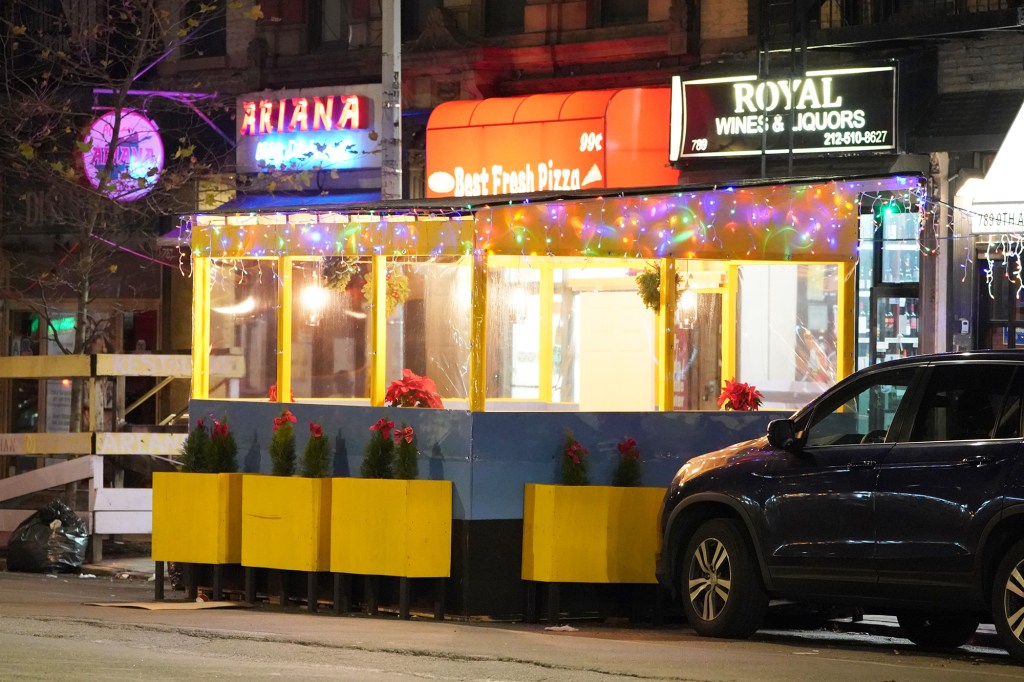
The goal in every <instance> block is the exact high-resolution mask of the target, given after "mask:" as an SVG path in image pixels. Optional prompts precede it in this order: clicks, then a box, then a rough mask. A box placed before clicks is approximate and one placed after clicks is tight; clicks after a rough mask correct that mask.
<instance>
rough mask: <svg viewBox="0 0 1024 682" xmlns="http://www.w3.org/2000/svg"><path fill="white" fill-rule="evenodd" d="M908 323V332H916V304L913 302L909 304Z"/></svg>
mask: <svg viewBox="0 0 1024 682" xmlns="http://www.w3.org/2000/svg"><path fill="white" fill-rule="evenodd" d="M907 316H908V318H909V320H908V321H909V323H910V333H912V334H915V335H916V334H917V322H918V320H917V305H916V304H915V303H911V304H910V312H909V313H908V315H907Z"/></svg>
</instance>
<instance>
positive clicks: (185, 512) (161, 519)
mask: <svg viewBox="0 0 1024 682" xmlns="http://www.w3.org/2000/svg"><path fill="white" fill-rule="evenodd" d="M241 526H242V474H190V473H180V472H157V473H154V474H153V540H152V543H153V544H152V552H153V560H154V561H179V562H182V563H196V564H237V563H240V562H241V560H242V551H241V546H242V543H241Z"/></svg>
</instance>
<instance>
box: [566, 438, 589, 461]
mask: <svg viewBox="0 0 1024 682" xmlns="http://www.w3.org/2000/svg"><path fill="white" fill-rule="evenodd" d="M589 452H590V451H589V450H587V449H586V448H585V447H583V446H582V445H580V444H579V442H578V441H573V442H572V443H571V444H570V445H569V447H567V448H566V449H565V456H566V457H568V458H569V459H571V460H572V461H573V464H579V463H580V460H581V459H582V458H583V457H585V456H586V455H587V454H588V453H589Z"/></svg>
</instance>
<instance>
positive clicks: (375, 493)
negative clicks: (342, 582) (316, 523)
mask: <svg viewBox="0 0 1024 682" xmlns="http://www.w3.org/2000/svg"><path fill="white" fill-rule="evenodd" d="M333 488H334V490H333V492H332V497H331V499H332V501H333V505H332V507H333V508H332V512H331V571H332V572H335V573H355V574H357V575H389V576H398V577H406V578H447V577H448V576H450V575H451V564H452V560H451V546H452V482H451V481H404V480H401V481H396V480H381V479H373V478H336V479H334V484H333Z"/></svg>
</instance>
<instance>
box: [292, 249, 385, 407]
mask: <svg viewBox="0 0 1024 682" xmlns="http://www.w3.org/2000/svg"><path fill="white" fill-rule="evenodd" d="M368 271H369V260H365V259H364V260H363V261H360V260H358V259H355V258H341V257H338V258H323V259H316V260H305V261H298V262H296V263H295V264H294V266H293V269H292V346H291V352H292V392H293V394H294V395H295V397H296V398H297V399H300V398H304V397H309V398H368V396H369V384H368V383H367V368H368V367H369V361H368V358H369V344H368V327H367V313H366V306H365V302H364V298H363V285H364V284H365V282H366V280H365V276H364V274H363V273H364V272H368Z"/></svg>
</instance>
